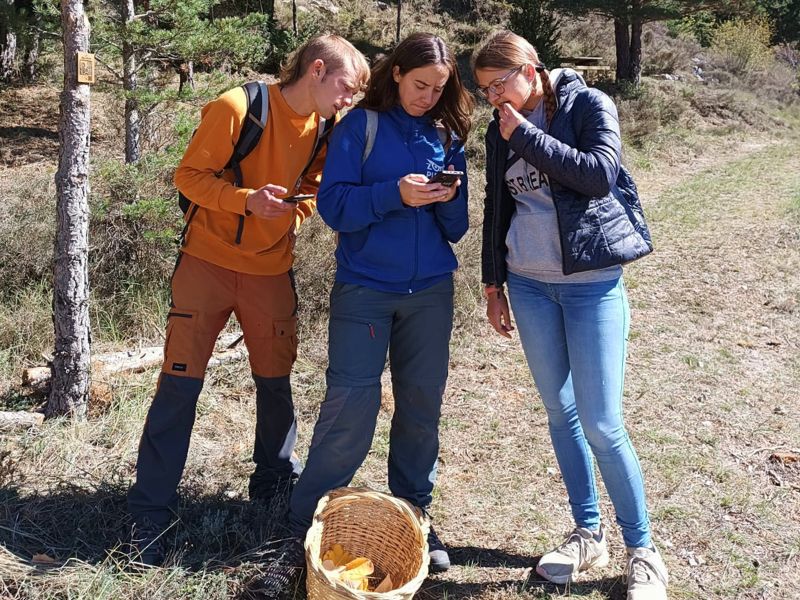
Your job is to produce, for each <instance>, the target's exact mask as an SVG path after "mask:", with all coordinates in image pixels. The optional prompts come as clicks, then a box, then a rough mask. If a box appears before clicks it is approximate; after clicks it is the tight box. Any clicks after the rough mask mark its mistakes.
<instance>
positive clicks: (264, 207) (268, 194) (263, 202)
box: [245, 183, 297, 219]
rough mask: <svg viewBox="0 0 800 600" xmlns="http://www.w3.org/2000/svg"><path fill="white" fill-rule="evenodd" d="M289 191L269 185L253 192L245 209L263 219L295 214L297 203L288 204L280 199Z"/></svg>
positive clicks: (249, 195)
mask: <svg viewBox="0 0 800 600" xmlns="http://www.w3.org/2000/svg"><path fill="white" fill-rule="evenodd" d="M287 191H288V190H287V189H286V188H285V187H283V186H280V185H274V184H272V183H268V184H267V185H265V186H264V187H261V188H259V189H257V190H253V191H252V192H250V194H248V196H247V202H246V203H245V209H246V210H247V211H248V213H249V214H253V215H255V216H257V217H259V218H261V219H272V218H275V217H281V216H283V215H285V214H286V213H288V212H293V211H294V209H295V207H296V206H297V202H294V203H293V202H286V201H285V200H282V199H281V198H279V196H283V195H284V194H286V192H287Z"/></svg>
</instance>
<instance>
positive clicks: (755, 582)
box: [0, 109, 800, 600]
mask: <svg viewBox="0 0 800 600" xmlns="http://www.w3.org/2000/svg"><path fill="white" fill-rule="evenodd" d="M485 118H486V112H485V109H484V112H483V113H482V114H481V115H480V116H479V118H478V123H479V125H478V127H477V128H476V133H475V139H474V142H473V143H471V145H470V156H471V159H472V162H471V165H470V175H471V183H472V189H473V193H472V214H471V225H472V227H471V230H470V232H469V233H468V235H467V237H466V238H465V240H464V241H462V242H461V243H460V244H459V247H458V253H459V257H460V259H461V261H462V269H461V270H460V271H459V272H458V274H457V290H458V291H457V294H458V297H457V304H458V311H457V327H456V332H455V335H454V343H453V352H452V359H451V376H450V383H449V386H448V392H447V398H446V403H445V407H444V411H443V417H442V432H441V435H442V452H441V468H440V477H439V485H438V486H437V490H436V498H435V505H434V508H435V514H436V516H437V521H436V522H437V529H438V530H439V532H440V534H441V536H442V538H443V539H444V540H445V542H447V543H448V544H449V545H450V546H451V547H452V558H453V561H454V564H455V566H454V568H453V569H452V570H451V571H450V572H448V573H446V574H443V575H439V576H435V577H431V578H430V579H429V580H428V581H427V582H426V583H425V585H424V588H423V591H422V594H421V596H422V597H424V598H431V599H439V598H480V599H487V600H488V599H491V600H512V599H514V600H516V599H525V600H528V599H545V598H557V597H561V596H563V595H572V596H575V597H581V598H590V599H594V600H597V599H600V598H605V599H613V600H617V599H620V598H624V586H623V584H622V582H621V579H620V576H621V565H622V558H621V557H622V555H623V549H622V547H621V542H620V536H619V531H618V529H617V527H616V525H613V523H612V521H613V512H612V510H611V507H610V505H609V504H608V502H607V501H605V502H604V503H603V514H604V516H605V518H606V520H607V522H608V523H612V524H611V526H610V529H611V533H612V535H611V538H612V539H613V540H614V541H613V544H612V553H613V557H614V559H615V560H613V561H612V564H611V565H610V566H609V567H608V568H606V569H604V570H601V571H600V572H598V573H591V575H589V576H587V577H585V578H584V579H583V580H582V581H581V582H579V583H578V584H574V585H572V586H570V587H569V588H567V589H565V588H563V587H556V586H552V585H549V584H545V583H543V582H541V581H539V580H537V579H536V578H535V576H534V577H531V567H532V566H533V565H534V564H535V561H536V557H537V556H538V555H540V554H541V553H542V552H544V551H545V550H547V549H549V548H550V547H551V546H552V544H553V543H554V541H556V540H557V539H558V538H559V537H560V536H561V535H562V534H563V532H564V531H566V530H567V529H568V528H569V527H570V518H569V512H568V507H567V504H566V499H565V497H564V496H565V495H564V492H563V486H562V483H561V481H560V476H559V475H558V471H557V468H556V463H555V458H554V455H553V452H552V449H551V447H550V443H549V439H548V437H547V428H546V416H545V413H544V411H543V409H542V407H541V406H540V404H539V402H538V398H537V395H536V392H535V390H534V388H533V385H532V382H531V380H530V375H529V373H528V371H527V367H526V365H525V362H524V359H523V356H522V354H521V351H520V348H519V345H518V342H517V341H516V340H514V341H510V342H509V341H505V340H501V339H500V338H498V337H496V336H494V335H491V334H490V333H489V331H488V328H487V327H486V325H485V324H484V323H483V320H482V314H481V313H482V310H483V307H482V303H481V301H480V299H479V297H478V292H479V286H478V279H479V274H478V273H477V265H478V249H479V238H480V233H479V230H478V226H479V224H480V221H481V215H480V206H479V201H480V200H479V199H480V197H481V189H482V174H481V172H480V162H481V153H482V149H481V143H480V137H481V133H482V131H481V129H482V126H481V123H482V122H484V121H485ZM782 118H783V119H784V120H783V121H782V122H783V123H784V124H785V126H784V129H783V130H782V131H780V130H774V129H772V130H771V135H770V137H768V136H766V135H763V136H760V135H759V136H756V135H755V134H753V133H747V134H743V133H741V132H740V130H741V129H742V128H741V127H740V126H737V127H736V130H735V131H734V132H733V133H732V132H731V131H730V130H729V129H728V125H727V124H723V127H724V128H725V135H720V134H719V133H715V132H718V131H719V128H709V130H708V131H695V132H693V133H692V134H691V135H690V134H686V133H685V132H681V131H679V130H678V129H677V128H676V129H675V131H670V132H666V133H664V136H663V137H662V138H659V140H660V141H659V143H658V144H655V143H651V144H648V143H645V144H643V145H641V146H640V147H639V148H635V149H631V150H630V151H629V155H628V161H629V162H630V163H632V164H633V165H634V166H635V170H636V174H637V180H638V181H639V184H640V188H641V191H642V194H643V196H644V198H645V201H646V208H647V209H648V212H649V216H650V220H651V224H652V227H653V232H654V236H655V240H656V244H657V247H658V251H657V252H656V253H655V254H654V255H653V256H651V257H649V258H647V259H645V260H643V261H641V262H640V263H637V264H635V265H633V266H632V267H630V268H629V269H628V271H627V283H628V288H629V294H630V298H631V301H632V306H633V330H632V337H631V360H630V362H629V369H628V385H627V392H626V413H625V414H626V419H627V422H628V425H629V428H630V431H631V434H632V437H633V439H634V442H635V444H636V447H637V449H638V451H639V454H640V458H641V461H642V464H643V466H644V470H645V473H646V481H647V487H648V496H649V502H650V506H651V509H652V516H653V523H654V528H655V533H656V540H657V543H659V544H660V546H661V548H662V550H663V552H664V555H665V559H666V561H667V564H668V566H669V567H670V570H671V573H672V581H673V585H672V590H673V591H672V595H671V597H672V598H698V599H699V598H703V599H705V598H720V599H723V598H724V599H728V598H739V599H753V600H755V599H756V598H759V599H770V600H778V599H789V598H794V597H797V594H796V593H795V590H794V587H793V586H794V584H795V582H796V581H797V580H798V578H800V558H799V557H800V526H799V525H798V523H797V521H796V519H794V518H793V516H792V515H796V514H797V512H798V511H799V510H800V489H798V486H800V467H798V465H797V464H794V465H792V464H788V465H783V464H779V463H775V462H772V461H770V455H771V453H772V452H773V451H774V450H776V449H781V450H788V451H795V452H797V451H800V448H798V445H800V442H799V441H798V440H800V425H798V422H797V420H796V419H795V418H794V413H795V412H796V409H797V390H798V389H800V361H799V360H798V358H797V357H798V354H799V353H798V346H800V338H798V335H800V327H798V310H800V309H798V306H799V305H800V275H798V273H800V250H799V249H798V248H800V243H798V242H800V217H798V215H799V214H800V164H798V160H797V158H796V153H795V152H794V151H793V150H794V148H795V147H796V144H797V140H798V133H797V125H796V123H797V121H796V120H795V121H793V120H792V119H791V118H789V117H782ZM765 123H766V124H765V127H766V128H771V127H773V123H772V122H771V121H766V122H765ZM746 129H747V128H746V127H745V130H746ZM781 136H782V137H781ZM49 164H50V168H52V163H49ZM47 168H48V167H47V166H44V165H40V164H38V163H37V164H35V165H29V166H28V167H25V166H24V165H23V166H20V165H18V164H15V166H14V170H13V171H11V170H10V167H7V170H5V171H3V173H2V178H0V186H1V187H0V189H2V190H3V192H4V193H7V194H8V197H9V205H10V206H12V207H15V206H16V207H19V206H22V204H23V201H24V196H25V194H27V193H28V192H25V194H23V193H20V194H15V192H14V190H15V189H17V186H15V185H13V181H12V177H13V178H21V179H24V180H25V181H26V183H27V182H35V181H37V179H36V177H40V178H41V179H40V181H39V184H38V185H33V184H31V188H36V189H39V188H40V186H45V185H46V181H47V178H49V177H51V175H49V174H48V173H47V172H46V171H47ZM25 169H28V170H27V171H26V170H25ZM31 188H20V189H31ZM13 210H17V209H13ZM13 210H12V211H9V213H8V214H13V215H22V214H23V211H18V212H16V213H15V212H13ZM38 210H39V211H40V213H37V214H41V215H45V214H46V213H47V210H46V209H41V208H40V209H38ZM15 218H22V217H21V216H17V217H15ZM33 222H34V223H40V224H41V229H35V230H32V231H34V233H32V234H31V236H32V237H31V239H34V240H35V245H34V246H31V248H32V250H31V251H30V252H28V253H27V255H31V254H32V253H33V252H34V251H35V252H36V253H39V258H36V259H35V260H32V261H31V267H30V269H32V271H31V272H33V273H36V274H37V275H36V276H35V277H34V279H35V278H40V279H41V278H43V277H44V274H45V273H46V272H47V267H46V259H45V257H46V255H47V251H48V248H47V247H42V248H40V247H39V246H40V245H44V246H47V244H48V243H49V242H47V235H48V234H47V226H46V225H45V224H43V223H42V222H41V221H40V220H35V221H33ZM4 223H6V222H5V221H0V227H5V229H0V231H5V232H8V231H12V230H13V229H9V228H8V226H7V225H5V224H4ZM12 242H14V240H9V236H8V235H4V236H3V239H0V243H2V244H7V245H5V246H3V248H14V247H16V246H13V244H12ZM299 247H300V248H302V249H303V250H302V255H301V256H300V257H299V260H298V265H297V267H298V273H299V279H300V281H299V283H300V291H301V295H302V297H301V302H302V317H303V320H304V325H303V331H302V335H303V337H302V341H301V353H300V358H299V360H298V363H297V368H296V371H295V374H294V376H293V380H294V387H295V393H296V399H297V405H298V412H299V418H300V444H299V450H300V452H301V453H304V452H305V451H306V449H307V447H308V443H309V441H310V435H311V431H312V427H313V423H314V420H315V417H316V414H317V409H318V404H319V402H320V400H321V398H322V395H323V385H324V383H323V382H324V367H325V324H326V318H325V312H326V306H327V289H328V287H329V285H330V281H331V269H332V264H333V263H332V260H331V256H330V251H331V248H332V239H331V235H330V233H329V232H328V231H327V230H326V229H325V228H324V227H323V226H322V224H321V223H320V221H319V220H315V221H314V222H312V223H310V224H309V226H307V227H304V229H303V231H302V232H301V238H300V244H299ZM19 248H20V250H18V256H19V257H20V260H22V258H23V257H24V256H25V255H26V253H25V252H24V250H25V247H24V246H21V245H20V246H19ZM4 256H5V254H4ZM43 261H45V262H43ZM23 264H24V263H23ZM43 265H45V266H43ZM0 268H2V267H0ZM26 268H28V267H26ZM5 276H6V275H4V277H5ZM9 277H11V275H9ZM37 285H38V284H37ZM15 286H16V287H15V289H16V292H15V294H13V295H11V296H4V297H3V302H2V304H0V341H1V343H0V347H2V348H3V349H4V350H2V351H1V352H2V354H1V355H0V375H1V376H2V381H1V382H0V383H2V385H0V387H2V388H7V389H6V391H5V392H4V393H3V396H2V400H3V402H2V404H3V406H5V407H12V406H13V407H17V408H20V407H21V408H24V407H26V406H30V405H31V404H34V403H35V402H37V401H38V400H37V399H36V398H25V397H24V396H22V395H20V394H19V393H18V392H17V391H16V390H15V389H14V386H13V385H12V384H13V382H15V381H17V380H18V376H19V367H20V366H21V364H22V362H23V359H22V358H20V356H28V357H35V356H36V354H37V353H38V352H40V351H42V350H47V349H48V348H49V343H50V341H49V337H48V336H49V335H50V334H49V320H48V319H49V311H48V309H47V306H48V299H47V298H48V296H47V290H46V288H44V289H43V291H41V292H40V293H38V295H37V294H36V293H34V292H33V291H30V290H31V289H33V290H36V289H38V288H36V287H35V286H34V287H33V288H30V289H29V288H28V287H26V286H25V285H24V282H22V281H19V282H18V283H17V284H15ZM25 290H28V291H25ZM23 291H25V293H27V294H28V296H23V295H20V294H22V293H23ZM114 301H119V298H101V299H98V302H97V304H96V306H98V307H99V309H102V310H105V311H106V313H107V314H112V315H113V314H114V313H113V311H112V310H110V309H108V307H107V303H112V302H114ZM141 302H142V304H141V306H138V307H134V309H133V310H134V314H135V315H136V316H137V317H138V318H139V319H141V320H142V322H144V323H146V325H143V326H142V328H141V330H140V331H138V332H137V333H136V335H135V336H133V337H143V338H145V337H146V338H150V339H152V340H153V341H156V342H157V341H158V338H159V336H160V331H159V330H158V322H159V318H160V313H161V310H162V308H161V307H159V306H157V305H156V306H155V307H154V306H153V305H152V298H151V297H150V296H143V297H142V299H141ZM149 302H150V303H151V304H149V305H148V303H149ZM110 320H111V321H113V319H110ZM112 324H113V323H112ZM100 333H101V334H103V335H104V336H105V337H101V339H103V340H105V342H104V343H106V344H108V343H111V342H113V341H114V340H113V336H112V335H110V334H109V333H108V329H106V328H103V329H101V330H100ZM37 336H41V337H39V338H37ZM129 336H130V332H127V333H121V334H120V338H119V341H121V342H127V341H128V340H129ZM6 348H8V349H6ZM248 371H249V369H248V367H247V365H246V364H243V363H237V364H229V365H225V366H222V367H218V368H215V369H213V370H211V371H210V372H209V375H208V378H207V382H206V387H205V390H204V392H203V394H202V396H201V399H200V403H199V408H198V420H197V424H196V426H195V432H194V436H193V440H192V447H191V449H190V457H189V462H188V464H187V469H186V475H185V478H184V482H183V484H182V488H181V491H182V494H183V506H182V511H181V517H182V520H181V521H180V522H179V523H178V524H177V525H176V527H175V528H174V529H173V530H172V531H171V532H170V534H169V540H170V543H171V545H172V547H173V548H174V550H175V553H174V555H173V557H172V559H171V560H172V562H171V564H170V566H169V567H168V568H165V569H159V570H154V571H152V572H149V573H146V574H131V573H127V572H125V571H124V570H123V567H124V561H123V560H122V558H121V557H120V556H119V555H117V554H114V553H113V552H112V553H111V554H109V551H110V550H113V549H114V548H115V546H116V545H117V544H118V542H119V540H120V538H121V536H122V535H123V533H124V530H125V527H126V525H127V521H126V519H127V517H126V516H125V512H124V494H125V491H126V489H127V486H128V485H129V483H130V481H131V479H132V477H133V465H134V461H135V456H136V445H137V441H138V436H139V433H140V430H141V424H142V421H143V418H144V414H145V411H146V409H147V405H148V402H149V398H150V395H151V394H152V390H153V387H154V384H155V376H156V374H155V373H154V372H149V373H145V374H141V375H136V376H131V377H127V378H119V379H116V380H114V381H112V382H110V383H111V389H112V396H111V401H110V403H109V404H108V405H107V406H103V407H100V408H99V409H98V410H96V411H94V412H93V416H92V418H91V419H90V420H88V421H86V422H82V423H69V422H61V421H52V422H48V423H47V424H45V426H44V427H43V428H42V429H41V430H39V431H35V432H29V433H24V434H15V435H8V436H5V437H4V438H3V439H2V441H0V490H1V491H0V597H10V598H15V599H19V600H22V599H29V598H37V599H40V598H53V599H55V598H59V599H60V598H86V599H89V598H92V599H95V598H171V599H174V598H179V599H189V598H239V597H244V594H245V589H244V584H245V582H246V581H247V579H248V578H249V577H250V576H251V575H252V574H254V573H256V572H258V570H259V568H260V567H261V566H263V564H264V563H265V562H267V561H269V559H270V554H269V550H268V547H267V545H266V544H267V541H268V540H269V539H270V538H272V537H274V536H275V535H276V532H277V530H276V522H277V521H278V520H277V519H276V518H275V516H276V514H278V512H277V510H276V508H277V507H263V506H258V505H253V504H250V503H248V502H247V501H246V499H245V498H246V478H247V475H248V473H249V471H250V469H251V467H252V465H251V463H250V453H251V443H252V435H253V422H254V406H253V395H254V390H253V385H252V383H251V382H250V380H249V374H248ZM385 400H386V402H385V403H384V404H385V405H384V407H383V409H382V410H381V413H380V418H379V424H378V429H377V433H376V438H375V442H374V444H373V449H372V452H371V453H370V455H369V457H368V459H367V461H366V463H365V465H364V467H363V468H362V469H361V471H360V472H359V474H358V475H357V479H356V481H355V483H356V484H359V485H368V486H371V487H376V488H378V489H385V487H386V486H385V463H386V457H387V450H388V428H389V420H390V417H391V398H390V396H389V395H388V394H387V395H386V398H385ZM35 554H46V555H48V556H49V557H51V558H52V559H53V561H54V562H52V563H41V562H39V563H34V562H32V560H31V559H32V558H33V556H34V555H35ZM297 598H298V599H299V598H302V594H300V593H298V594H297Z"/></svg>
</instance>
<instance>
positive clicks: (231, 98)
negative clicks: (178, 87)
mask: <svg viewBox="0 0 800 600" xmlns="http://www.w3.org/2000/svg"><path fill="white" fill-rule="evenodd" d="M246 104H247V98H246V97H245V93H244V90H243V89H242V88H235V89H233V90H230V91H229V92H226V93H225V94H223V95H222V96H220V97H219V98H217V99H216V100H212V101H211V102H209V103H208V104H206V105H205V107H203V110H202V117H201V120H200V125H199V126H198V128H197V131H196V132H195V134H194V136H193V137H192V140H191V142H189V147H188V148H186V153H185V154H184V155H183V159H182V160H181V162H180V164H179V165H178V169H177V170H176V171H175V178H174V182H175V187H177V188H178V189H179V190H180V191H181V192H182V193H183V195H184V196H186V197H187V198H188V199H189V200H191V201H192V202H193V203H195V204H197V205H199V206H202V207H203V208H208V209H211V210H219V211H228V212H233V213H237V214H240V215H244V214H245V204H246V202H247V195H248V194H249V193H250V191H251V190H250V189H249V188H237V187H236V186H234V185H233V184H232V183H230V182H228V181H226V180H224V179H222V178H221V177H218V174H219V173H220V171H222V170H223V169H224V168H225V165H226V164H228V161H229V160H230V158H231V155H232V154H233V148H234V145H235V144H236V141H237V140H238V139H239V134H240V133H241V130H242V122H243V121H244V118H245V116H246V115H247V106H246Z"/></svg>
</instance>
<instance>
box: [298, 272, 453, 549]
mask: <svg viewBox="0 0 800 600" xmlns="http://www.w3.org/2000/svg"><path fill="white" fill-rule="evenodd" d="M452 327H453V280H452V278H447V279H445V280H443V281H440V282H438V283H436V284H434V285H432V286H431V287H429V288H426V289H424V290H421V291H419V292H415V293H414V294H396V293H391V292H380V291H377V290H373V289H370V288H367V287H364V286H361V285H356V284H350V283H341V282H336V283H335V284H334V286H333V291H331V316H330V323H329V326H328V370H327V372H326V380H327V384H328V389H327V392H326V394H325V400H324V401H323V402H322V405H321V406H320V412H319V417H318V418H317V424H316V425H315V426H314V435H313V437H312V439H311V446H310V448H309V450H308V458H307V460H306V465H305V468H304V469H303V473H302V474H301V475H300V479H299V480H298V481H297V484H296V485H295V487H294V491H293V492H292V497H291V499H290V501H289V525H290V528H291V530H292V532H293V533H294V534H296V535H305V531H306V530H307V529H308V527H309V526H310V525H311V519H312V517H313V515H314V510H315V508H316V506H317V502H319V499H320V498H321V497H322V496H324V495H325V494H326V493H327V492H328V491H329V490H331V489H334V488H337V487H340V486H344V485H348V484H349V483H350V481H351V480H352V478H353V476H354V475H355V473H356V471H357V470H358V468H359V467H360V466H361V463H362V462H364V459H365V458H366V456H367V453H368V452H369V449H370V447H371V446H372V437H373V435H374V433H375V425H376V423H377V419H378V411H379V409H380V406H381V374H382V373H383V368H384V365H385V364H386V354H387V351H388V353H389V360H390V368H391V372H392V392H393V395H394V415H393V417H392V427H391V431H390V434H389V460H388V475H389V489H390V490H391V491H392V494H394V495H395V496H397V497H398V498H404V499H406V500H408V501H409V502H411V503H412V504H414V505H415V506H419V507H420V508H427V507H428V506H429V505H430V503H431V500H432V496H431V494H432V492H433V485H434V482H435V480H436V462H437V458H438V454H439V416H440V413H441V407H442V396H443V395H444V390H445V385H446V383H447V370H448V364H449V359H450V333H451V330H452Z"/></svg>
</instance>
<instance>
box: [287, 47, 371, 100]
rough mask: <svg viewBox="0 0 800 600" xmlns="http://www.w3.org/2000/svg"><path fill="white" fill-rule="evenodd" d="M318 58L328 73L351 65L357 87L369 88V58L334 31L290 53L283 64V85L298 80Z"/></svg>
mask: <svg viewBox="0 0 800 600" xmlns="http://www.w3.org/2000/svg"><path fill="white" fill-rule="evenodd" d="M318 58H319V59H321V60H322V61H323V62H324V63H325V66H326V70H327V73H334V72H336V71H338V70H339V69H341V68H343V67H345V66H349V67H352V69H353V71H354V73H355V75H356V81H355V84H356V86H357V87H359V88H364V87H366V85H367V82H368V81H369V63H368V62H367V59H366V58H364V55H363V54H361V52H359V51H358V50H357V49H356V47H355V46H353V44H351V43H350V42H348V41H347V40H346V39H344V38H343V37H340V36H338V35H332V34H329V35H319V36H317V37H313V38H311V39H310V40H308V41H307V42H306V43H305V44H303V45H302V46H300V47H299V48H298V49H297V50H295V51H294V52H293V53H292V54H291V55H290V56H289V58H288V59H287V60H286V62H285V63H284V64H282V65H281V74H280V84H281V86H287V85H291V84H293V83H296V82H297V81H299V80H300V79H301V78H302V77H303V75H305V74H306V71H308V67H309V65H311V63H313V62H314V61H315V60H317V59H318Z"/></svg>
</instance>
